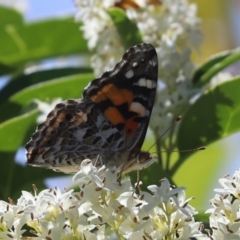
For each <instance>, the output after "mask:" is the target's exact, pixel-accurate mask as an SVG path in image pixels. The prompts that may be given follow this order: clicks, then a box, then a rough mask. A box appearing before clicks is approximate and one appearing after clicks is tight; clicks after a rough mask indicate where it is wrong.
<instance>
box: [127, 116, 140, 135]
mask: <svg viewBox="0 0 240 240" xmlns="http://www.w3.org/2000/svg"><path fill="white" fill-rule="evenodd" d="M138 127H139V123H137V122H135V121H134V119H133V118H130V119H128V120H127V121H126V129H127V136H128V137H130V136H132V135H133V134H134V133H135V132H136V130H137V129H138Z"/></svg>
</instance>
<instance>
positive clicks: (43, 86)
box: [0, 74, 94, 122]
mask: <svg viewBox="0 0 240 240" xmlns="http://www.w3.org/2000/svg"><path fill="white" fill-rule="evenodd" d="M93 78H94V76H93V74H77V75H74V76H69V77H63V78H59V79H55V80H52V81H47V82H44V83H39V84H35V85H32V86H30V87H28V88H25V89H23V90H21V91H19V92H17V93H16V94H14V95H13V96H11V97H10V98H9V99H8V101H7V102H5V103H4V104H2V105H0V112H2V113H4V114H0V122H1V121H4V120H6V119H8V118H12V117H14V116H17V115H19V114H20V113H21V110H22V108H23V106H26V105H27V104H29V103H30V102H32V101H33V100H34V99H39V100H42V101H46V100H49V99H54V98H58V97H61V98H63V99H69V98H80V96H81V92H82V90H83V89H84V87H85V86H86V85H87V84H88V82H90V81H91V80H92V79H93Z"/></svg>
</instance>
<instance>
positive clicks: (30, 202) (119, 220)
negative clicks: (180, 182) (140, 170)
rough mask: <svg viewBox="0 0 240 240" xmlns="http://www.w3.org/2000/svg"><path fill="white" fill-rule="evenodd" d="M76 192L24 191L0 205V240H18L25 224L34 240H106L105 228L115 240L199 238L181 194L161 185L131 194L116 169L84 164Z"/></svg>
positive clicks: (77, 177) (163, 184)
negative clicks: (32, 192)
mask: <svg viewBox="0 0 240 240" xmlns="http://www.w3.org/2000/svg"><path fill="white" fill-rule="evenodd" d="M73 181H74V182H75V183H77V184H79V186H80V191H79V192H73V190H70V191H66V192H63V193H62V192H61V191H60V190H59V188H54V189H45V190H43V191H41V192H40V193H38V194H37V191H36V188H34V194H31V193H28V192H26V191H23V192H22V196H21V197H20V198H19V200H18V201H17V204H16V205H14V204H9V203H6V202H4V201H1V202H0V218H1V221H0V227H1V231H0V237H2V238H4V239H21V238H22V233H23V232H24V231H25V229H24V226H25V224H26V225H27V226H28V227H30V228H31V232H33V233H34V234H35V236H36V239H52V240H58V239H84V238H85V239H109V237H108V235H107V233H106V231H105V229H106V227H108V228H109V227H110V228H111V229H112V230H113V231H114V233H115V234H116V236H117V238H118V239H123V238H126V239H139V238H143V239H145V238H150V239H166V238H168V239H188V238H189V237H194V236H204V235H203V234H202V233H201V231H200V230H199V226H200V224H201V223H197V222H195V221H194V214H195V213H196V212H195V210H194V209H193V208H192V207H191V206H190V205H189V204H188V201H189V200H185V193H184V191H183V188H174V187H172V186H171V185H170V184H169V182H168V181H167V180H166V179H165V180H164V181H162V185H161V186H150V187H149V189H150V190H151V191H152V194H151V193H148V192H141V193H140V194H139V195H138V194H136V193H135V192H134V189H133V188H132V184H131V182H130V178H129V177H126V178H124V179H120V178H119V172H118V171H117V170H116V169H106V168H105V167H104V166H103V167H102V168H100V169H97V168H96V167H95V166H93V164H92V162H91V161H89V160H88V159H86V160H84V161H83V162H82V164H81V170H80V171H79V172H78V173H77V174H76V175H75V176H74V177H73Z"/></svg>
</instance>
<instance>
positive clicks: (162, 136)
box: [148, 115, 182, 152]
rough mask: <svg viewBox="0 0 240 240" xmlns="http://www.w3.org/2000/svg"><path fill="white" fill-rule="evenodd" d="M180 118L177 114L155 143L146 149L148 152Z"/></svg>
mask: <svg viewBox="0 0 240 240" xmlns="http://www.w3.org/2000/svg"><path fill="white" fill-rule="evenodd" d="M181 119H182V116H181V115H179V116H178V117H177V118H176V119H175V121H174V122H173V123H172V124H171V125H170V126H169V127H168V128H167V129H166V130H165V132H163V134H162V135H161V136H160V137H159V138H158V139H157V140H156V141H155V143H154V144H153V145H152V146H151V147H150V148H149V149H148V152H149V151H150V149H151V148H152V147H154V146H155V145H156V144H157V143H158V141H159V140H160V139H161V138H162V137H163V136H164V135H165V134H166V133H167V132H168V131H169V130H170V129H172V128H173V127H174V126H175V125H176V124H177V122H179V121H180V120H181Z"/></svg>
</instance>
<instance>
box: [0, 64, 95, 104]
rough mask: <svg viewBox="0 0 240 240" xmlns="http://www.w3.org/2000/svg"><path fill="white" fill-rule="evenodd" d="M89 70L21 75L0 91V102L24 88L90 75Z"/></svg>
mask: <svg viewBox="0 0 240 240" xmlns="http://www.w3.org/2000/svg"><path fill="white" fill-rule="evenodd" d="M90 72H92V70H91V69H90V68H70V67H69V68H56V69H51V70H44V71H38V72H34V73H30V74H27V75H26V74H22V75H20V76H17V77H15V78H14V79H12V80H11V81H9V83H8V84H7V85H6V86H5V87H3V88H2V89H1V90H0V102H4V101H6V100H7V99H8V98H9V97H10V96H11V95H13V94H14V93H16V92H18V91H20V90H22V89H23V88H26V87H28V86H30V85H33V84H37V83H41V82H45V81H48V80H50V79H55V78H59V77H64V76H69V75H74V74H79V73H90Z"/></svg>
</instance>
